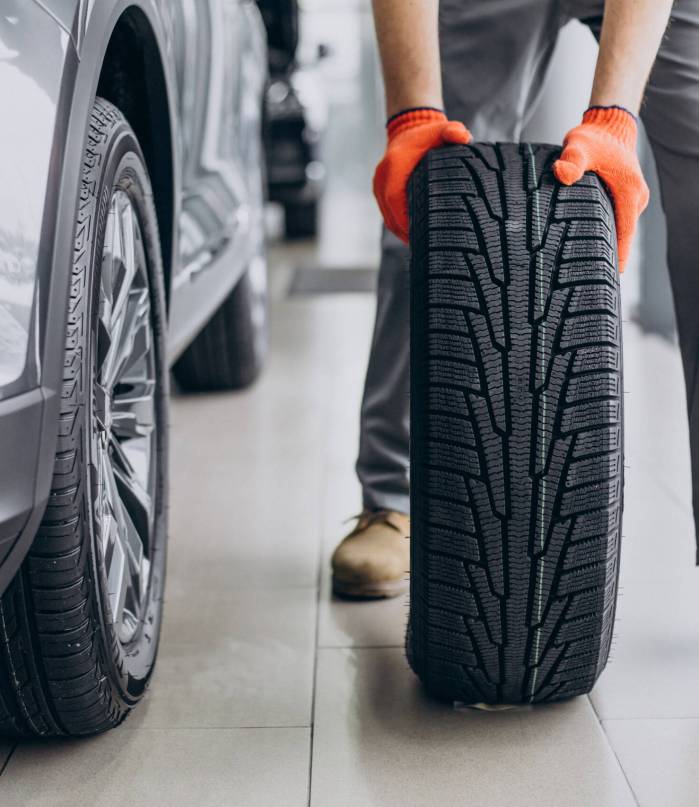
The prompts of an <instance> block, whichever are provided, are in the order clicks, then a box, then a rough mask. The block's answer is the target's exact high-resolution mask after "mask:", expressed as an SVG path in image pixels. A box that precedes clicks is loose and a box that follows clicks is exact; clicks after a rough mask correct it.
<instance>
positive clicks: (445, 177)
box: [407, 144, 623, 704]
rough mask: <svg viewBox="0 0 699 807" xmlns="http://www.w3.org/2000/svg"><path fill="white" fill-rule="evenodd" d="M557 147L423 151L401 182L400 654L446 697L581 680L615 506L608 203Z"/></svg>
mask: <svg viewBox="0 0 699 807" xmlns="http://www.w3.org/2000/svg"><path fill="white" fill-rule="evenodd" d="M557 155H558V150H556V149H554V148H553V147H550V146H528V145H526V144H523V145H499V146H493V145H474V146H466V147H464V146H457V147H451V148H445V149H441V150H438V151H434V152H432V153H430V154H429V155H428V156H427V158H426V159H425V160H424V161H423V162H422V164H421V165H420V167H419V168H418V170H417V172H416V174H415V176H414V178H413V180H412V184H411V220H412V225H411V245H412V265H411V283H412V303H411V306H412V315H411V316H412V337H411V339H412V343H411V355H412V359H411V361H412V364H411V423H412V434H411V512H412V520H411V530H412V534H411V551H412V556H411V565H412V571H411V603H410V620H409V631H408V637H407V644H408V656H409V660H410V663H411V665H412V667H413V669H414V670H415V671H416V672H417V674H418V675H419V676H420V677H421V679H422V680H423V682H424V683H425V684H426V686H427V688H428V690H429V691H431V692H432V693H433V694H435V695H437V696H439V697H442V698H447V699H449V700H452V701H461V702H464V703H468V704H476V703H486V704H495V703H530V702H540V701H551V700H558V699H562V698H568V697H571V696H574V695H580V694H583V693H586V692H588V691H589V690H590V689H591V688H592V686H593V684H594V683H595V681H596V679H597V676H598V675H599V674H600V672H601V671H602V669H603V668H604V666H605V664H606V661H607V656H608V653H609V647H610V641H611V636H612V627H613V622H614V612H615V607H616V593H617V575H618V569H619V548H620V531H621V515H622V490H623V456H622V452H623V434H622V406H623V393H622V354H621V318H620V302H619V281H618V272H617V260H616V251H615V250H616V237H615V231H614V217H613V213H612V208H611V205H610V202H609V200H608V198H607V196H606V194H605V192H604V190H603V188H602V186H601V184H600V182H599V180H598V179H597V177H595V176H594V175H592V174H587V175H586V176H585V177H584V178H583V179H582V180H581V181H580V182H579V183H578V184H576V185H575V186H573V187H570V188H568V187H563V186H560V185H559V184H558V183H556V182H555V180H554V177H553V174H552V170H551V169H552V164H553V161H554V160H555V159H556V157H557Z"/></svg>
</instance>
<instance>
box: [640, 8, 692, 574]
mask: <svg viewBox="0 0 699 807" xmlns="http://www.w3.org/2000/svg"><path fill="white" fill-rule="evenodd" d="M641 117H642V119H643V123H644V126H645V128H646V132H647V134H648V139H649V140H650V143H651V146H652V149H653V155H654V157H655V162H656V165H657V168H658V176H659V179H660V188H661V197H662V204H663V208H664V210H665V217H666V220H667V244H668V266H669V269H670V279H671V282H672V289H673V295H674V299H675V311H676V315H677V329H678V335H679V343H680V350H681V352H682V362H683V365H684V375H685V382H686V388H687V407H688V414H689V433H690V451H691V457H692V479H693V491H694V495H693V504H694V517H695V524H699V227H697V223H698V216H699V4H698V3H697V2H696V0H678V1H677V2H676V3H675V8H674V9H673V13H672V19H671V23H670V27H669V29H668V33H667V36H666V37H665V39H664V40H663V43H662V45H661V48H660V52H659V54H658V60H657V62H656V64H655V67H654V68H653V72H652V73H651V77H650V81H649V84H648V90H647V93H646V100H645V102H644V105H643V107H642V110H641ZM698 535H699V530H698ZM697 561H698V562H699V554H698V557H697Z"/></svg>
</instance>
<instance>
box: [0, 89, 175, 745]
mask: <svg viewBox="0 0 699 807" xmlns="http://www.w3.org/2000/svg"><path fill="white" fill-rule="evenodd" d="M116 192H118V193H119V194H123V195H124V197H123V198H125V199H128V203H127V204H128V205H129V215H131V214H132V213H133V216H135V220H136V221H137V222H138V224H137V226H138V228H139V229H140V234H141V237H140V238H139V239H138V242H137V247H136V249H137V254H138V259H137V261H138V266H139V267H140V268H139V273H140V274H139V277H142V278H143V279H144V281H143V285H142V286H140V287H139V288H140V293H141V297H140V298H139V299H140V300H145V301H146V302H145V303H144V305H145V308H146V309H147V311H148V313H147V314H145V315H143V319H142V321H139V325H138V329H136V326H134V328H133V331H132V332H133V333H138V334H141V333H143V334H145V335H146V336H145V339H150V340H152V341H150V342H147V347H145V348H142V345H141V343H140V342H139V346H137V347H134V352H133V353H122V354H118V353H117V354H116V355H117V356H130V357H131V359H133V361H134V362H135V361H140V359H138V358H134V357H137V356H141V357H142V356H144V355H147V356H148V357H149V358H148V362H149V366H150V367H151V369H152V373H153V382H152V387H151V388H154V394H153V395H150V393H147V395H148V399H149V401H151V402H152V403H149V406H152V410H149V411H150V412H151V416H152V417H151V420H150V421H149V423H152V424H154V430H155V435H156V438H155V443H154V444H151V445H155V447H156V448H155V450H154V452H153V455H151V456H154V460H153V462H154V465H153V466H149V467H153V468H154V471H153V473H154V477H152V478H153V480H154V481H153V487H152V489H151V488H149V490H152V492H154V494H155V495H154V498H153V499H151V501H152V511H151V512H152V530H151V531H149V532H148V537H149V545H148V549H147V553H148V554H147V557H148V560H149V562H150V574H149V576H148V577H147V578H143V579H144V580H145V579H147V580H148V581H149V582H148V585H147V586H146V584H145V583H144V584H143V591H142V594H141V595H140V596H141V597H142V599H141V600H140V602H141V604H142V606H143V607H142V609H140V610H139V612H138V619H137V620H136V622H135V623H134V624H135V627H134V628H133V632H132V633H130V638H129V640H128V641H122V639H121V638H120V635H119V633H118V620H116V619H115V618H114V616H113V613H112V608H111V605H110V597H109V591H108V586H107V561H106V560H105V557H104V555H103V551H102V546H103V545H106V544H104V543H103V541H102V540H101V539H100V535H103V534H104V533H102V532H101V531H100V529H99V524H100V523H101V524H104V523H105V522H104V521H102V522H100V521H99V518H98V515H97V514H98V510H99V501H102V502H103V501H104V499H100V500H98V493H97V490H98V488H99V485H98V482H97V479H98V478H100V479H104V478H105V477H103V476H100V477H98V473H97V470H96V467H95V465H94V458H95V456H96V455H95V453H94V452H95V448H94V447H95V439H96V438H95V434H96V433H97V431H98V425H97V421H96V417H97V414H96V412H97V411H98V405H97V403H96V401H97V398H96V394H97V392H96V386H95V385H96V384H97V380H96V379H97V378H99V377H101V376H100V375H99V373H100V372H101V367H102V366H103V365H102V364H101V362H102V361H103V359H104V356H105V352H104V348H105V345H106V342H105V337H104V336H103V333H104V332H103V330H101V328H100V323H101V322H103V321H104V318H105V317H106V314H104V310H103V309H101V308H100V306H98V304H97V303H98V300H99V299H101V298H100V294H101V293H102V292H101V288H102V286H101V284H103V283H104V284H106V283H108V282H109V281H108V280H105V279H104V273H103V268H102V256H103V249H104V244H105V229H106V224H107V220H108V214H109V210H110V199H112V198H114V197H113V194H114V193H116ZM132 221H133V219H130V223H131V222H132ZM133 231H134V230H129V232H133ZM120 243H122V242H120ZM131 254H135V253H131ZM73 255H74V258H73V260H74V263H73V267H72V275H71V283H70V295H69V307H68V318H67V331H66V336H65V340H66V341H65V344H66V347H65V361H64V378H63V390H62V398H61V414H60V423H59V433H58V444H57V449H56V460H55V466H54V475H53V482H52V489H51V493H50V498H49V502H48V506H47V508H46V513H45V515H44V518H43V521H42V522H41V526H40V527H39V530H38V532H37V535H36V538H35V539H34V543H33V545H32V547H31V550H30V552H29V554H28V556H27V558H26V560H25V562H24V564H23V566H22V568H21V570H20V572H19V573H18V575H17V576H16V578H15V580H14V581H13V582H12V584H11V585H10V587H9V589H8V590H7V591H6V593H5V594H4V596H3V597H2V599H1V600H0V734H4V735H11V736H16V737H27V736H41V737H46V736H56V735H87V734H93V733H96V732H101V731H104V730H106V729H109V728H111V727H112V726H116V725H117V724H118V723H120V722H121V721H122V720H123V719H124V718H125V717H126V716H127V714H128V713H129V712H130V710H131V709H132V708H133V707H134V706H135V705H136V704H137V703H138V701H139V700H140V698H141V696H142V695H143V693H144V691H145V688H146V685H147V683H148V680H149V678H150V675H151V673H152V671H153V666H154V664H155V659H156V654H157V647H158V638H159V634H160V624H161V615H162V601H163V586H164V580H165V553H166V542H167V523H166V512H167V508H166V504H167V503H166V498H167V393H168V389H167V381H168V376H167V372H166V364H165V356H166V353H165V334H166V324H165V304H164V293H163V279H162V263H161V257H160V243H159V236H158V229H157V223H156V213H155V209H154V205H153V197H152V191H151V189H150V184H149V181H148V175H147V172H146V168H145V163H144V159H143V156H142V154H141V151H140V148H139V145H138V142H137V140H136V136H135V135H134V133H133V131H132V130H131V128H130V127H129V125H128V124H127V122H126V120H125V119H124V117H123V116H122V115H121V113H120V112H119V111H118V110H117V109H116V108H115V107H113V106H112V105H111V104H109V103H107V102H105V101H102V100H100V99H97V101H96V102H95V105H94V108H93V112H92V117H91V121H90V128H89V133H88V141H87V146H86V151H85V155H84V160H83V165H82V176H81V190H80V204H79V210H78V220H77V225H76V234H75V247H74V253H73ZM124 265H125V264H121V266H122V267H123V266H124ZM114 266H118V264H112V269H110V272H114V271H115V270H114V268H113V267H114ZM146 266H147V269H146V268H145V267H146ZM127 275H128V273H127V272H126V271H124V272H123V274H122V277H125V276H127ZM110 277H111V278H112V279H114V277H116V274H113V275H110ZM146 277H147V278H148V279H147V280H145V278H146ZM110 288H111V291H112V292H113V293H114V295H115V296H114V300H115V301H116V300H117V296H116V290H117V289H118V290H119V294H121V290H122V289H126V288H128V289H131V285H130V283H129V284H128V285H127V282H126V281H123V282H120V283H119V285H116V281H115V285H113V286H111V287H110ZM121 299H123V300H130V299H131V298H130V297H129V296H128V295H124V297H123V298H121ZM124 305H126V303H125V304H124ZM114 308H115V310H116V302H115V303H114ZM129 310H130V309H129ZM100 311H102V313H101V314H100ZM115 316H116V315H115ZM143 323H145V324H143ZM119 333H120V334H123V333H126V328H122V329H121V330H120V331H119ZM148 334H149V336H148ZM144 344H145V343H144ZM131 359H129V360H130V361H131ZM144 361H145V359H144ZM128 372H130V370H129V371H126V370H125V371H124V373H126V375H128ZM117 377H118V378H119V379H121V378H122V377H123V374H120V375H118V376H117ZM119 383H120V384H121V387H120V391H121V392H123V393H124V394H126V395H129V394H130V395H132V396H133V395H136V393H135V392H133V391H132V390H128V389H126V390H125V386H126V387H128V384H127V383H126V382H123V381H120V382H119ZM115 400H116V399H115ZM110 406H112V404H110ZM113 406H114V412H116V411H117V410H116V404H113ZM100 411H102V410H100ZM105 411H106V410H105ZM110 411H111V410H110ZM114 417H115V418H116V414H115V415H114ZM110 422H111V415H110ZM136 422H137V426H138V427H140V423H141V420H140V418H137V419H136ZM114 428H116V427H114ZM149 433H150V432H149ZM106 439H107V438H105V443H106ZM104 450H105V452H106V451H109V450H111V449H104ZM123 478H126V476H125V474H124V475H123ZM149 478H150V477H149ZM112 512H114V511H112ZM122 512H123V511H122ZM115 521H116V517H115V516H114V517H113V518H112V521H111V523H112V524H113V523H115ZM116 523H118V521H116ZM124 568H125V567H124Z"/></svg>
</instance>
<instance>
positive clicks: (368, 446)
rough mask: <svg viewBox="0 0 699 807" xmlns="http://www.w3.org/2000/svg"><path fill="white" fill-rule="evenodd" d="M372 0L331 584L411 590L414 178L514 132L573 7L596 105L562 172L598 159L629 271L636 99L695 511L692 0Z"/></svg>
mask: <svg viewBox="0 0 699 807" xmlns="http://www.w3.org/2000/svg"><path fill="white" fill-rule="evenodd" d="M373 6H374V20H375V26H376V32H377V37H378V43H379V50H380V54H381V61H382V65H383V74H384V83H385V90H386V112H387V115H388V122H387V135H388V145H387V148H386V153H385V155H384V158H383V159H382V161H381V162H380V163H379V166H378V168H377V169H376V173H375V176H374V193H375V196H376V198H377V201H378V203H379V207H380V209H381V212H382V214H383V219H384V224H385V228H384V233H383V239H382V259H381V267H380V271H379V279H378V303H377V312H376V323H375V328H374V335H373V341H372V347H371V355H370V359H369V366H368V371H367V377H366V385H365V390H364V398H363V402H362V409H361V437H360V446H359V458H358V460H357V474H358V476H359V480H360V482H361V485H362V491H363V507H364V509H363V512H362V513H361V515H360V516H358V521H357V524H356V526H355V528H354V529H353V530H352V531H351V532H350V534H349V535H348V536H347V537H346V538H345V539H344V540H343V541H342V542H341V544H340V545H339V546H338V547H337V549H336V550H335V553H334V555H333V558H332V567H333V581H334V590H335V592H336V593H337V594H340V595H346V596H351V597H364V598H371V597H388V596H394V595H397V594H400V593H402V592H404V591H405V589H406V588H407V585H408V584H407V575H406V571H407V570H408V569H409V565H410V554H409V541H408V535H409V529H410V521H409V494H408V485H409V476H408V474H409V460H408V448H409V399H408V390H409V360H410V357H409V347H410V345H409V343H410V339H409V310H410V308H409V296H410V295H409V283H408V274H407V273H408V247H407V241H408V210H407V198H406V185H407V182H408V179H409V177H410V175H411V173H412V171H413V169H414V168H415V167H416V166H417V164H418V163H419V162H420V160H421V158H422V157H423V156H424V154H425V153H426V152H427V151H428V150H429V149H431V148H434V147H436V146H440V145H442V144H445V143H468V142H469V141H470V140H471V138H472V136H473V137H474V138H475V139H476V140H484V141H517V140H519V138H520V134H521V131H522V127H523V126H524V125H525V124H526V122H527V120H528V119H529V117H530V115H531V113H532V111H533V109H534V107H535V105H536V102H537V98H538V95H539V91H540V89H541V86H542V83H543V79H544V75H545V72H546V69H547V66H548V63H549V60H550V57H551V54H552V52H553V49H554V45H555V43H556V38H557V35H558V32H559V30H560V29H561V27H562V26H563V25H564V24H565V23H566V22H568V21H569V20H570V19H572V18H577V19H579V20H581V21H582V22H584V23H585V24H587V25H588V26H589V27H590V29H591V30H592V32H593V34H594V35H595V37H597V39H598V40H599V44H600V48H599V55H598V59H597V67H596V71H595V78H594V82H593V87H592V95H591V98H590V106H589V108H588V109H587V110H586V111H585V112H584V114H583V116H582V122H581V124H580V125H579V126H577V127H575V128H574V129H572V130H571V131H570V132H568V134H567V135H566V137H565V140H564V148H563V152H562V154H561V156H560V158H559V160H558V161H557V162H556V163H555V165H554V173H555V176H556V177H557V179H558V180H559V181H560V182H562V183H564V184H566V185H570V184H573V183H575V182H576V181H577V180H579V179H580V178H581V177H582V176H583V174H584V172H585V171H594V172H595V173H597V174H598V175H599V177H600V178H601V179H602V180H603V182H604V183H605V185H606V187H607V189H608V191H609V193H610V196H611V198H612V201H613V204H614V211H615V218H616V227H617V236H618V244H619V262H620V269H621V270H622V271H623V267H624V265H625V263H626V262H627V260H628V257H629V250H630V247H631V241H632V238H633V233H634V230H635V227H636V222H637V220H638V217H639V215H640V214H641V212H642V211H643V209H644V208H645V206H646V205H647V202H648V188H647V186H646V183H645V181H644V179H643V175H642V173H641V168H640V165H639V162H638V158H637V156H636V135H637V120H636V115H638V114H639V112H640V116H641V118H642V120H643V123H644V125H645V128H646V132H647V134H648V138H649V140H650V143H651V145H652V148H653V153H654V156H655V161H656V165H657V168H658V173H659V176H660V185H661V196H662V202H663V207H664V210H665V214H666V218H667V228H668V244H669V247H668V261H669V267H670V275H671V280H672V285H673V292H674V297H675V308H676V313H677V320H678V330H679V342H680V348H681V351H682V358H683V363H684V372H685V379H686V383H687V398H688V408H689V418H690V434H691V438H690V443H691V453H692V467H693V476H694V480H695V485H694V511H695V518H696V516H697V515H699V398H698V397H697V396H696V395H695V392H696V391H697V389H698V388H699V373H697V369H698V364H699V315H698V314H697V312H699V262H698V261H699V259H698V258H697V256H698V255H699V226H698V222H697V214H698V213H699V2H698V0H676V2H675V3H674V4H673V2H672V0H606V2H605V1H604V0H441V3H440V2H439V0H373ZM668 21H670V25H669V26H668ZM440 57H441V65H440ZM642 101H643V106H642V108H641V102H642ZM464 124H466V125H468V127H469V128H468V129H466V126H465V125H464ZM695 401H696V403H697V406H696V407H695V406H694V403H695Z"/></svg>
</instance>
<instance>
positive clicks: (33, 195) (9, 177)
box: [0, 0, 180, 593]
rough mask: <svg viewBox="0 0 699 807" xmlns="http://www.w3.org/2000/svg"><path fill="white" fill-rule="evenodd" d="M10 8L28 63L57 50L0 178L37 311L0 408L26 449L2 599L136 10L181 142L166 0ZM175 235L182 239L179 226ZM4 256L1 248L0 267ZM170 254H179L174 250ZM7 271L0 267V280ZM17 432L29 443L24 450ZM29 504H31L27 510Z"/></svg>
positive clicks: (1, 553) (37, 489) (47, 420)
mask: <svg viewBox="0 0 699 807" xmlns="http://www.w3.org/2000/svg"><path fill="white" fill-rule="evenodd" d="M8 2H10V3H12V2H14V4H15V8H13V9H11V15H8V17H9V16H12V18H13V19H16V21H17V23H16V24H18V25H20V26H27V27H28V29H29V30H30V31H31V32H32V33H31V36H32V40H31V42H30V43H28V44H27V46H26V47H27V48H28V50H27V54H29V53H31V54H32V57H33V59H37V55H36V54H37V48H36V43H37V42H38V41H39V40H38V39H37V33H38V31H41V32H44V33H45V35H46V37H47V38H48V39H47V41H48V40H51V42H52V45H51V47H47V48H45V49H44V50H42V51H41V56H40V57H38V61H39V62H40V63H41V65H42V69H41V73H42V76H45V82H44V83H45V85H46V86H45V87H44V88H43V90H44V96H45V99H44V103H43V105H41V108H40V109H38V108H34V109H33V114H30V115H22V114H21V110H22V108H23V107H22V106H21V105H20V113H18V115H17V119H18V120H17V122H16V123H15V125H16V126H17V131H16V132H15V133H14V142H15V143H16V144H17V149H16V150H15V151H14V153H11V152H9V150H8V149H0V175H2V176H3V182H4V183H6V184H5V187H4V188H3V190H2V196H0V211H2V209H3V207H8V205H9V204H10V202H11V200H15V208H16V209H17V210H22V211H26V213H25V215H24V217H23V220H22V221H21V222H17V223H16V224H15V226H14V231H15V233H21V236H22V242H21V243H23V244H27V245H29V247H28V248H27V249H26V250H25V253H26V254H24V256H23V257H24V264H23V265H24V266H25V269H26V271H27V272H28V273H29V274H30V275H31V283H32V287H33V305H32V316H31V328H30V329H29V334H28V337H27V339H28V340H29V345H28V354H31V355H30V356H29V360H28V361H27V363H26V365H27V367H26V368H25V370H26V372H31V373H33V374H34V376H33V377H32V378H31V379H25V383H24V388H25V389H26V390H28V391H27V392H25V393H23V395H22V396H19V395H18V396H15V397H9V398H8V399H7V400H4V401H0V450H2V449H3V448H4V447H5V444H7V445H8V447H11V448H12V449H13V451H15V452H18V451H19V446H20V445H21V446H22V459H23V461H24V462H23V466H22V469H21V473H20V472H19V471H18V469H17V468H16V467H9V466H16V463H15V461H14V460H15V457H14V455H13V454H12V453H10V454H9V455H8V454H6V453H5V454H4V455H3V465H4V466H5V468H4V469H2V475H8V476H9V474H10V473H12V474H13V477H12V481H13V485H14V487H15V488H16V489H17V490H15V491H13V495H12V497H7V498H6V495H5V493H4V494H3V497H2V503H1V504H0V527H2V522H3V519H4V520H5V521H7V522H8V523H10V522H11V524H12V526H13V529H14V526H16V524H19V523H20V522H23V523H24V526H23V527H21V528H20V529H21V531H20V533H19V535H18V536H15V535H14V533H12V534H10V532H8V531H6V532H5V535H3V534H2V532H0V593H1V592H2V591H3V590H4V589H5V587H6V586H7V584H8V583H9V581H10V580H11V578H12V576H14V574H15V572H16V570H17V568H18V567H19V565H20V564H21V562H22V560H23V558H24V556H25V554H26V552H27V550H28V548H29V546H30V545H31V541H32V539H33V537H34V534H35V533H36V529H37V527H38V524H39V522H40V520H41V517H42V515H43V511H44V508H45V505H46V501H47V500H48V496H49V492H50V487H51V480H52V476H53V469H54V459H55V450H56V437H57V433H58V428H59V422H58V421H59V413H60V398H61V390H62V382H63V357H64V352H65V349H64V344H65V328H66V319H67V308H68V295H69V289H70V277H71V268H72V262H73V249H74V234H75V221H76V213H77V208H78V203H79V192H80V174H81V164H82V154H83V150H84V146H85V142H86V138H87V132H88V126H89V118H90V112H91V108H92V104H93V100H94V97H95V93H96V89H97V84H98V80H99V75H100V70H101V66H102V64H103V61H104V56H105V52H106V49H107V46H108V44H109V40H110V37H111V34H112V32H113V30H114V28H115V26H116V23H117V21H118V20H119V18H120V16H121V15H122V13H123V12H124V11H125V10H126V9H127V8H130V7H134V6H135V7H137V8H139V9H140V10H141V11H142V12H143V14H144V15H145V17H146V18H147V20H148V23H149V24H150V26H151V28H152V31H153V34H154V36H155V39H156V41H157V43H158V47H159V50H160V54H161V62H162V66H163V73H164V76H165V84H166V90H167V94H168V102H169V103H168V107H169V115H170V132H171V133H172V138H173V140H174V139H175V138H176V132H177V128H176V125H175V110H176V103H175V99H176V95H175V92H176V90H175V87H176V84H175V77H174V66H173V59H172V29H171V27H170V23H171V18H170V12H169V10H168V8H167V2H165V0H140V2H134V1H133V0H109V1H107V0H100V2H94V0H56V1H55V2H51V0H32V2H29V3H28V2H26V0H8ZM3 30H4V29H3V28H0V47H2V46H3V44H5V43H4V41H3V38H2V36H1V34H2V31H3ZM6 38H7V37H6ZM54 40H55V41H54ZM20 44H21V43H20ZM16 50H17V53H19V54H21V53H22V52H23V51H22V48H19V49H16ZM0 71H3V72H2V73H0V81H2V82H4V81H7V84H6V85H5V92H6V93H7V95H8V98H12V97H13V94H15V97H19V95H18V94H19V93H26V92H27V80H28V77H29V79H30V80H31V81H33V82H34V83H37V79H36V76H34V77H31V75H30V72H31V71H30V66H29V65H27V66H26V67H25V69H24V70H21V69H17V68H16V65H15V71H14V73H12V74H11V73H10V71H9V69H7V68H6V67H5V64H4V62H3V61H2V60H0ZM23 132H24V134H25V135H26V136H25V137H24V138H23V137H22V135H23ZM171 153H172V154H173V155H177V153H178V150H177V144H176V142H172V143H171ZM37 164H38V168H36V169H32V170H34V179H33V181H31V182H30V181H28V178H27V177H28V171H29V167H30V166H36V165H37ZM23 167H24V168H23ZM173 172H174V176H173V188H174V197H175V204H174V205H173V218H174V219H175V220H176V217H177V215H178V211H177V200H178V199H179V187H180V184H179V173H178V161H177V159H174V160H173ZM3 200H4V205H3ZM10 220H11V219H10ZM20 227H21V229H20ZM0 232H1V231H0ZM173 232H176V229H175V228H174V224H173ZM4 254H6V253H3V250H2V244H0V261H1V260H2V259H3V257H4ZM172 254H173V255H176V254H177V249H176V248H175V249H173V251H172ZM2 271H3V266H2V264H1V263H0V278H1V276H2ZM0 303H2V290H1V287H0ZM32 382H33V383H32ZM21 397H25V398H27V410H26V411H27V416H26V417H19V418H18V417H15V418H14V419H13V420H12V424H13V429H14V431H15V433H14V434H10V433H9V423H10V420H9V419H8V420H7V421H6V422H7V423H8V427H5V426H3V425H2V422H3V421H2V417H1V416H2V409H3V406H5V407H7V408H8V409H12V408H13V407H14V408H15V409H16V408H17V407H16V404H17V401H18V400H19V398H21ZM30 412H31V416H30V414H29V413H30ZM17 429H19V430H20V431H21V432H22V434H21V437H22V438H23V439H22V440H20V441H19V443H18V441H17V434H16V430H17ZM30 469H31V473H30ZM0 482H2V478H1V475H0ZM27 502H31V506H30V507H29V510H27V508H26V504H27ZM11 509H14V510H17V512H16V513H15V514H14V516H16V518H14V520H13V518H11V517H12V516H13V514H12V513H9V512H5V511H7V510H11ZM3 540H4V542H5V544H3ZM10 541H11V547H9V548H8V546H7V545H6V544H7V543H8V542H10Z"/></svg>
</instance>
